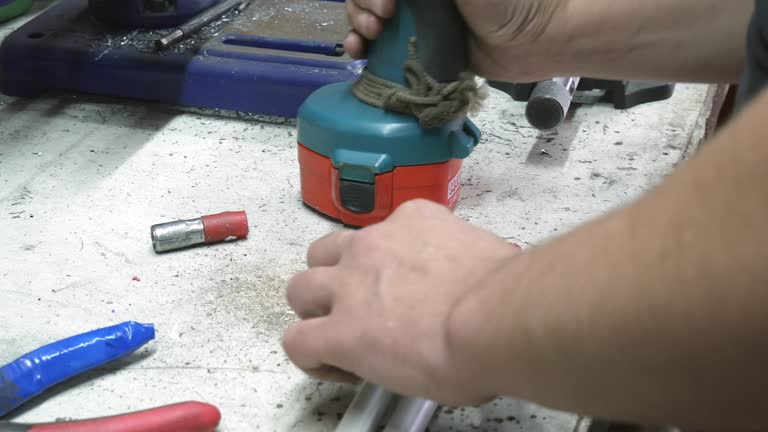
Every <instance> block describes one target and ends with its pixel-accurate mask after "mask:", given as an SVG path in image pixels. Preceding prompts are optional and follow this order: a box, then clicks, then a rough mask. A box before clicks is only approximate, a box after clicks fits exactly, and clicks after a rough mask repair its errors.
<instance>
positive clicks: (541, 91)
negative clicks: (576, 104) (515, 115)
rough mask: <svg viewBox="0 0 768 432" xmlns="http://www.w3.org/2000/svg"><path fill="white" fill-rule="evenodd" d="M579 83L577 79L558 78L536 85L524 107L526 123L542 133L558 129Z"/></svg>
mask: <svg viewBox="0 0 768 432" xmlns="http://www.w3.org/2000/svg"><path fill="white" fill-rule="evenodd" d="M579 81H580V78H579V77H558V78H553V79H551V80H547V81H542V82H540V83H538V84H537V85H536V87H535V88H534V89H533V92H532V93H531V97H530V98H529V99H528V104H527V105H526V107H525V117H526V119H528V123H530V124H531V126H533V127H535V128H536V129H539V130H542V131H546V130H551V129H554V128H556V127H558V126H559V125H560V123H562V122H563V120H565V116H566V114H568V109H569V108H570V106H571V100H572V99H573V94H574V93H575V92H576V89H577V88H578V87H579Z"/></svg>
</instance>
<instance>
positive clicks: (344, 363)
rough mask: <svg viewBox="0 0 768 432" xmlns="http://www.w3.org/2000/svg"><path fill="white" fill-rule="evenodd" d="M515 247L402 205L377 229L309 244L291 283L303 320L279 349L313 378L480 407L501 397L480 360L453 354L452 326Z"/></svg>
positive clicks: (420, 207) (428, 208) (443, 215)
mask: <svg viewBox="0 0 768 432" xmlns="http://www.w3.org/2000/svg"><path fill="white" fill-rule="evenodd" d="M517 251H518V248H516V247H515V246H514V245H512V244H510V243H507V242H506V241H505V240H503V239H501V238H499V237H496V236H495V235H493V234H491V233H488V232H486V231H484V230H481V229H480V228H477V227H474V226H472V225H470V224H468V223H466V222H464V221H462V220H461V219H459V218H458V217H456V216H454V215H453V214H451V212H450V211H449V210H448V209H446V208H445V207H443V206H441V205H438V204H435V203H432V202H428V201H411V202H407V203H405V204H403V205H402V206H400V207H399V208H398V209H397V210H396V211H395V212H394V213H393V214H392V216H390V217H389V218H388V219H387V220H386V221H384V222H382V223H380V224H377V225H373V226H370V227H367V228H364V229H362V230H359V231H342V232H336V233H333V234H331V235H329V236H326V237H324V238H322V239H320V240H318V241H317V242H315V243H313V244H312V245H311V247H310V249H309V253H308V264H309V267H310V268H309V270H307V271H305V272H303V273H299V274H298V275H296V276H295V277H294V278H293V279H292V280H291V281H290V282H289V284H288V288H287V297H288V302H289V304H290V306H291V307H292V308H293V309H294V311H295V312H296V314H297V315H298V316H299V317H300V318H301V319H302V321H300V322H298V323H296V324H294V325H293V326H291V327H289V328H288V329H287V330H286V332H285V335H284V339H283V347H284V349H285V351H286V353H287V355H288V357H289V358H290V359H291V360H292V361H293V362H294V363H295V364H296V365H297V366H298V367H299V368H301V369H303V370H304V371H306V372H307V373H309V374H310V375H312V376H314V377H316V378H318V379H322V380H332V381H350V380H354V379H356V378H358V377H359V378H362V379H365V380H367V381H369V382H372V383H375V384H378V385H381V386H383V387H385V388H387V389H388V390H390V391H394V392H397V393H399V394H404V395H412V396H421V397H428V398H430V399H433V400H437V401H439V402H441V403H445V404H451V405H466V404H477V403H483V402H486V401H487V400H490V399H492V398H493V397H495V396H497V395H495V394H492V390H490V388H491V387H492V386H489V385H488V384H489V383H487V382H484V381H483V379H481V378H479V374H478V371H477V370H475V369H476V368H477V364H476V362H473V361H472V360H471V359H468V358H467V356H466V355H457V354H456V353H457V351H460V350H461V347H457V346H452V344H451V343H450V335H449V334H447V329H448V328H449V325H448V321H449V317H450V315H451V311H452V309H453V307H454V305H455V304H457V303H458V302H459V300H460V299H462V298H463V296H464V295H466V294H467V293H469V292H471V291H473V290H475V289H478V288H479V287H481V286H483V285H484V281H485V280H486V279H487V278H489V277H490V275H492V274H493V273H494V272H495V271H496V270H497V269H499V268H500V267H501V266H503V265H504V264H505V263H507V262H508V261H509V260H510V259H511V258H512V257H513V256H515V255H516V253H517ZM486 318H487V317H483V316H478V317H477V319H486ZM458 358H461V359H462V360H457V359H458ZM485 375H487V376H490V374H485Z"/></svg>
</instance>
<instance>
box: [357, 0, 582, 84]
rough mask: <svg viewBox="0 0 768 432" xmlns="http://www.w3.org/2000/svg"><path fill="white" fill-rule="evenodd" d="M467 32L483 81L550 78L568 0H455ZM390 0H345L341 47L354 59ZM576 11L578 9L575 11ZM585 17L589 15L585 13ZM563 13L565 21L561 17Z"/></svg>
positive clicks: (388, 11)
mask: <svg viewBox="0 0 768 432" xmlns="http://www.w3.org/2000/svg"><path fill="white" fill-rule="evenodd" d="M455 1H456V5H457V7H458V8H459V10H460V12H461V13H462V15H463V16H464V19H465V20H466V22H467V24H468V26H469V29H470V40H469V50H470V51H469V53H470V62H471V65H470V67H471V69H472V71H473V72H474V73H476V74H478V75H480V76H483V77H486V78H488V79H493V80H498V81H508V82H532V81H536V80H539V79H545V78H551V77H552V76H554V75H556V73H557V72H558V67H559V62H563V61H566V60H565V59H567V57H568V54H569V52H568V48H567V44H566V42H567V41H569V40H571V39H572V37H571V35H569V34H568V32H567V30H566V29H568V28H572V26H566V25H564V23H565V20H566V19H568V20H572V19H574V18H578V17H573V16H572V15H573V12H571V11H572V10H576V9H577V8H569V7H568V6H569V2H571V0H455ZM396 3H397V2H396V0H347V17H348V19H349V22H350V24H351V26H352V28H353V30H352V31H351V32H350V33H349V34H348V35H347V37H346V39H345V40H344V48H345V49H346V50H347V52H348V53H349V54H350V55H351V56H353V57H356V58H361V57H363V56H364V54H365V44H366V41H368V40H373V39H375V38H377V37H378V36H379V35H380V34H381V32H382V31H383V28H384V21H385V20H386V19H387V18H390V17H392V16H393V15H394V13H395V5H396ZM579 10H580V9H579ZM589 13H592V12H591V11H590V12H589ZM566 15H568V17H567V18H566Z"/></svg>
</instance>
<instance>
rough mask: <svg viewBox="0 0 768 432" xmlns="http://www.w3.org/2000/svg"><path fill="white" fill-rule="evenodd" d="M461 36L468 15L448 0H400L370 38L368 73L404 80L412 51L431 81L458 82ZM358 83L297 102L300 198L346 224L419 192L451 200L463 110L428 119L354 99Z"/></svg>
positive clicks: (466, 128) (368, 219) (471, 135)
mask: <svg viewBox="0 0 768 432" xmlns="http://www.w3.org/2000/svg"><path fill="white" fill-rule="evenodd" d="M466 44H467V27H466V23H465V22H464V20H463V18H462V16H461V15H460V13H459V11H458V10H457V8H456V6H455V5H454V4H453V2H440V6H439V7H436V3H435V2H434V1H428V0H398V1H397V4H396V13H395V15H394V16H393V17H392V18H390V19H388V20H387V21H386V22H385V23H384V31H383V33H382V34H381V36H380V37H379V38H377V39H376V40H375V41H373V42H371V43H370V45H369V47H368V63H367V68H366V71H365V72H366V73H367V74H369V76H370V79H371V80H372V81H373V82H387V83H390V84H391V85H392V86H394V87H393V88H394V89H395V90H398V89H400V90H401V89H407V88H408V86H409V84H412V82H411V81H410V78H412V76H411V77H409V76H408V74H407V71H406V70H405V68H404V66H405V65H406V63H407V62H408V61H409V60H413V58H414V57H415V58H417V59H418V62H419V64H420V65H421V66H422V67H423V71H424V72H425V73H426V76H428V77H429V78H426V79H427V81H428V82H429V80H430V79H432V80H434V82H436V83H441V84H445V83H455V82H457V81H459V80H460V77H461V76H463V75H464V72H465V70H466V69H467V66H468V52H467V46H466ZM361 79H363V78H361ZM473 83H474V81H473ZM361 84H363V83H360V82H345V83H338V84H331V85H329V86H326V87H323V88H321V89H319V90H317V91H316V92H314V93H313V94H312V95H310V96H309V98H307V99H306V101H305V102H304V103H303V105H302V106H301V107H300V109H299V113H298V118H297V127H298V160H299V165H300V173H301V193H302V199H303V201H304V203H305V204H306V205H308V206H309V207H311V208H313V209H315V210H317V211H319V212H320V213H322V214H325V215H327V216H330V217H331V218H334V219H336V220H340V221H341V222H343V223H344V224H346V225H350V226H366V225H370V224H373V223H376V222H379V221H381V220H383V219H385V218H386V217H387V216H389V214H391V213H392V212H393V211H394V210H395V209H396V208H397V207H398V206H399V205H400V204H402V203H404V202H406V201H409V200H412V199H416V198H423V199H429V200H432V201H435V202H437V203H440V204H443V205H445V206H447V207H449V208H451V209H453V208H454V207H455V206H456V203H457V201H458V199H459V195H460V188H461V177H460V175H461V168H462V162H463V159H464V158H466V157H467V156H469V155H470V154H471V153H472V151H473V150H474V148H475V146H476V145H477V144H478V143H479V141H480V131H479V130H478V129H477V127H476V126H475V125H474V123H472V121H471V120H469V119H468V118H467V116H466V112H460V113H457V114H456V115H455V117H453V118H450V119H448V120H447V121H446V122H444V123H442V124H440V125H436V126H435V125H433V126H427V127H425V126H424V124H423V122H422V121H420V119H419V118H417V116H415V115H412V114H409V113H404V112H395V111H391V110H388V109H382V108H380V107H379V106H377V105H376V104H372V103H370V101H363V100H361V98H360V97H359V92H358V91H356V90H359V88H358V87H356V86H360V85H361Z"/></svg>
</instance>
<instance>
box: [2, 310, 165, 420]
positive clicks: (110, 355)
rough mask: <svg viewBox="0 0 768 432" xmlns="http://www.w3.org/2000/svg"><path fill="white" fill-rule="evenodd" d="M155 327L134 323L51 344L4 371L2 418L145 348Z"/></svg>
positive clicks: (26, 355)
mask: <svg viewBox="0 0 768 432" xmlns="http://www.w3.org/2000/svg"><path fill="white" fill-rule="evenodd" d="M154 338H155V327H154V326H153V325H152V324H140V323H137V322H133V321H128V322H124V323H122V324H117V325H114V326H111V327H105V328H101V329H98V330H93V331H90V332H87V333H83V334H79V335H76V336H72V337H69V338H67V339H63V340H60V341H58V342H54V343H51V344H49V345H46V346H44V347H41V348H38V349H36V350H34V351H32V352H30V353H27V354H25V355H23V356H21V357H19V358H18V359H16V360H14V361H12V362H11V363H8V364H7V365H5V366H3V367H2V368H0V417H2V416H4V415H5V414H7V413H9V412H10V411H11V410H13V409H15V408H17V407H19V406H20V405H21V404H23V403H25V402H27V401H28V400H30V399H32V398H33V397H35V396H37V395H39V394H40V393H42V392H44V391H45V390H47V389H49V388H50V387H52V386H54V385H56V384H59V383H61V382H63V381H66V380H68V379H70V378H72V377H74V376H76V375H79V374H81V373H83V372H86V371H89V370H91V369H94V368H97V367H99V366H102V365H104V364H105V363H108V362H111V361H113V360H116V359H118V358H120V357H123V356H125V355H127V354H130V353H132V352H134V351H136V350H137V349H139V348H141V347H142V346H143V345H144V344H146V343H147V342H149V341H151V340H152V339H154Z"/></svg>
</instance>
